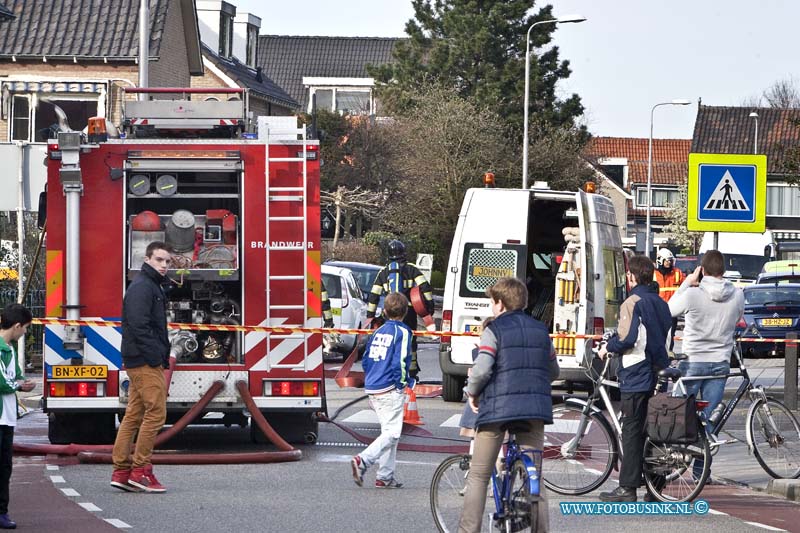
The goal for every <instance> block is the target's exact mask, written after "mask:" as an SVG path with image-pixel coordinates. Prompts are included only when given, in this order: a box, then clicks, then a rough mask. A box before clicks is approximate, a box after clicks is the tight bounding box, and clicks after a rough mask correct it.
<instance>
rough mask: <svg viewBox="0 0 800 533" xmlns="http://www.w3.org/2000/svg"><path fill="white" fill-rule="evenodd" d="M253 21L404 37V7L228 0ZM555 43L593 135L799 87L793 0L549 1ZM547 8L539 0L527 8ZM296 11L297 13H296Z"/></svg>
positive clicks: (683, 131)
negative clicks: (557, 20) (569, 18)
mask: <svg viewBox="0 0 800 533" xmlns="http://www.w3.org/2000/svg"><path fill="white" fill-rule="evenodd" d="M227 1H229V2H231V3H233V4H234V5H236V6H237V9H238V11H239V12H243V11H248V12H251V13H253V14H255V15H257V16H259V17H261V19H262V21H261V34H278V35H331V36H334V35H335V36H370V37H402V36H405V32H404V27H405V23H406V21H407V20H408V19H409V18H411V17H412V16H413V9H412V7H411V1H410V0H337V1H335V2H333V1H330V0H305V1H304V2H302V3H298V4H295V3H293V2H284V1H278V0H227ZM549 3H551V4H552V5H553V13H554V15H555V16H557V17H558V16H565V15H572V14H580V15H583V16H585V17H586V18H587V20H586V21H585V22H583V23H580V24H563V25H559V27H558V29H557V31H556V32H555V34H554V40H553V44H554V45H556V46H558V47H559V50H560V57H561V58H562V59H568V60H569V61H570V67H571V69H572V75H571V76H570V78H568V79H567V80H564V81H562V82H561V84H560V86H559V91H560V92H561V95H562V96H568V95H570V94H572V93H577V94H579V95H580V96H581V98H582V101H583V104H584V106H585V107H586V114H585V117H584V121H585V123H586V125H587V126H588V128H589V131H591V132H592V134H594V135H599V136H617V137H648V136H649V134H650V114H651V110H652V107H653V106H654V105H655V104H658V103H661V102H668V101H671V100H674V99H688V100H691V101H692V105H688V106H662V107H659V108H658V109H656V110H655V113H654V115H653V136H654V137H655V138H680V139H689V138H691V137H692V131H693V129H694V120H695V117H696V115H697V102H698V99H702V102H703V104H704V105H710V106H740V105H743V104H744V103H745V101H752V100H753V99H754V98H757V97H758V96H759V95H761V93H762V92H763V91H764V90H765V89H767V88H768V87H770V86H771V85H772V84H773V83H775V82H776V81H779V80H783V79H793V80H795V81H796V82H797V84H798V86H800V64H799V63H798V61H797V55H796V54H797V50H798V46H797V44H796V43H797V37H796V35H797V32H798V25H797V21H798V20H800V2H797V1H795V0H760V1H759V2H753V1H752V0H725V1H723V0H553V1H552V2H549ZM545 4H546V3H544V2H540V1H537V2H536V4H535V6H536V7H535V9H536V8H538V6H541V5H545ZM301 6H302V7H301Z"/></svg>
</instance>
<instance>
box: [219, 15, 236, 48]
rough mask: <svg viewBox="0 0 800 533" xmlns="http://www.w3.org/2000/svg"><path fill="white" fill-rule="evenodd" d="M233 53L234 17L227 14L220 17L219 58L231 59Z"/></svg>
mask: <svg viewBox="0 0 800 533" xmlns="http://www.w3.org/2000/svg"><path fill="white" fill-rule="evenodd" d="M232 53H233V17H232V16H230V15H228V14H227V13H220V16H219V56H220V57H224V58H226V59H227V58H229V57H231V54H232Z"/></svg>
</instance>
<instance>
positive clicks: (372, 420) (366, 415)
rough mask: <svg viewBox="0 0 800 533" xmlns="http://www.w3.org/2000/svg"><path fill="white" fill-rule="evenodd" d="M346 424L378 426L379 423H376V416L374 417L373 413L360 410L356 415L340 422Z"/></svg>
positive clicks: (369, 410) (367, 410)
mask: <svg viewBox="0 0 800 533" xmlns="http://www.w3.org/2000/svg"><path fill="white" fill-rule="evenodd" d="M348 422H349V423H351V424H380V422H378V415H376V414H375V411H373V410H372V409H362V410H361V411H359V412H357V413H356V414H354V415H350V416H349V417H347V418H345V419H344V420H342V423H348Z"/></svg>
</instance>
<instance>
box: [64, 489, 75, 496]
mask: <svg viewBox="0 0 800 533" xmlns="http://www.w3.org/2000/svg"><path fill="white" fill-rule="evenodd" d="M61 492H63V493H64V496H80V493H79V492H78V491H77V490H75V489H61Z"/></svg>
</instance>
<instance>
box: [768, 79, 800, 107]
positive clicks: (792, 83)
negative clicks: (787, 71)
mask: <svg viewBox="0 0 800 533" xmlns="http://www.w3.org/2000/svg"><path fill="white" fill-rule="evenodd" d="M763 98H764V101H765V102H766V103H767V106H769V107H775V108H781V109H788V108H792V109H797V108H800V90H798V87H797V80H796V79H795V78H794V77H793V76H789V77H788V78H784V79H782V80H778V81H776V82H775V83H773V84H772V85H771V86H770V87H769V88H768V89H767V90H765V91H764V93H763Z"/></svg>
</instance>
